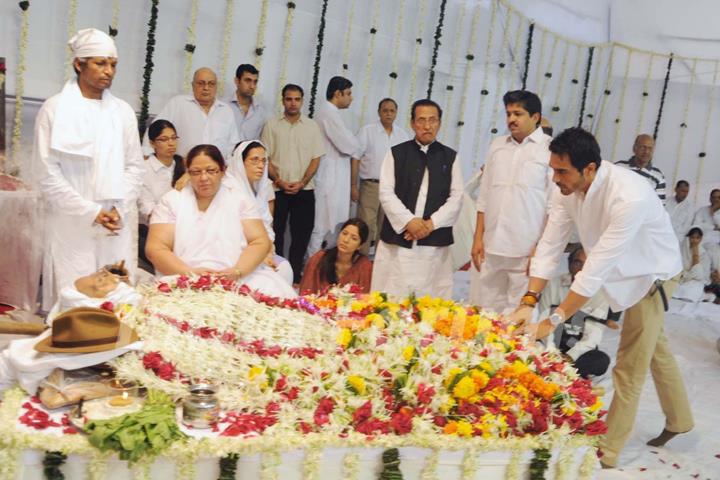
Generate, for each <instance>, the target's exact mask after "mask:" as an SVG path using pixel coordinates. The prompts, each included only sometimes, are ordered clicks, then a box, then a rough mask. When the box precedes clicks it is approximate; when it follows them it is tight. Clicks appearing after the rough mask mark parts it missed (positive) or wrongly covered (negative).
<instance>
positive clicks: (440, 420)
mask: <svg viewBox="0 0 720 480" xmlns="http://www.w3.org/2000/svg"><path fill="white" fill-rule="evenodd" d="M433 423H434V424H435V425H437V426H438V427H440V428H442V427H444V426H445V425H447V423H448V421H447V418H445V417H443V416H442V415H435V417H434V418H433Z"/></svg>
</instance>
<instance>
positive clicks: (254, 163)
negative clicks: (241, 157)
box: [247, 158, 267, 167]
mask: <svg viewBox="0 0 720 480" xmlns="http://www.w3.org/2000/svg"><path fill="white" fill-rule="evenodd" d="M247 163H249V164H250V165H252V166H253V167H259V166H260V165H262V166H263V167H264V166H265V164H266V163H267V158H251V159H250V160H247Z"/></svg>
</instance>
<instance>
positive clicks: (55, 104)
mask: <svg viewBox="0 0 720 480" xmlns="http://www.w3.org/2000/svg"><path fill="white" fill-rule="evenodd" d="M69 46H70V50H71V51H72V53H73V58H74V60H73V68H74V70H75V74H76V76H74V77H73V78H71V79H70V80H68V82H67V83H66V84H65V86H64V87H63V90H62V92H61V93H59V94H57V95H54V96H53V97H51V98H49V99H48V100H47V101H46V102H45V103H44V104H43V106H42V107H41V108H40V112H38V116H37V118H36V120H35V145H34V147H35V148H34V152H33V164H34V167H33V170H34V172H35V173H36V174H37V181H38V186H39V189H40V190H41V191H42V193H43V196H44V198H45V202H46V235H45V255H44V259H43V309H44V310H49V309H50V307H51V306H52V305H53V303H54V302H55V299H56V298H57V297H58V294H59V292H60V290H61V289H62V288H63V287H66V286H70V285H72V284H73V282H75V280H76V279H77V278H79V277H82V276H85V275H89V274H91V273H93V272H95V271H97V270H98V269H99V268H100V267H102V266H103V265H106V264H112V263H116V262H118V261H121V260H124V261H125V265H127V266H128V267H130V269H131V271H132V270H133V269H134V267H135V265H136V260H137V258H136V256H135V253H134V249H133V244H132V241H133V235H132V232H133V225H132V223H133V222H131V221H130V220H129V217H131V216H132V215H134V212H135V211H136V210H135V202H136V200H137V195H138V190H139V188H140V184H141V176H142V161H143V160H142V152H141V149H140V141H139V139H138V134H137V120H136V118H135V112H134V111H133V109H132V108H131V107H130V105H128V104H127V103H126V102H124V101H122V100H120V99H119V98H117V97H115V96H113V95H112V94H111V93H110V86H111V85H112V81H113V78H114V77H115V68H116V65H117V56H118V55H117V50H116V48H115V43H114V41H113V40H112V38H110V37H109V36H108V35H107V34H105V33H104V32H101V31H99V30H96V29H94V28H88V29H84V30H80V31H79V32H78V33H77V35H75V36H74V37H73V38H71V39H70V41H69Z"/></svg>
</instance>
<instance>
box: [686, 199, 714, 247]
mask: <svg viewBox="0 0 720 480" xmlns="http://www.w3.org/2000/svg"><path fill="white" fill-rule="evenodd" d="M692 224H693V225H696V226H698V227H700V228H701V229H702V231H703V245H712V246H715V245H718V243H720V210H718V211H717V212H715V213H714V214H713V212H712V210H710V205H706V206H704V207H700V208H698V210H697V212H695V216H694V217H693V221H692Z"/></svg>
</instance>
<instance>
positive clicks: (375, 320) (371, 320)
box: [365, 313, 385, 328]
mask: <svg viewBox="0 0 720 480" xmlns="http://www.w3.org/2000/svg"><path fill="white" fill-rule="evenodd" d="M365 320H366V321H367V323H368V324H371V325H375V326H376V327H377V328H385V319H384V318H383V316H382V315H380V314H379V313H371V314H369V315H367V316H366V317H365Z"/></svg>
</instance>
